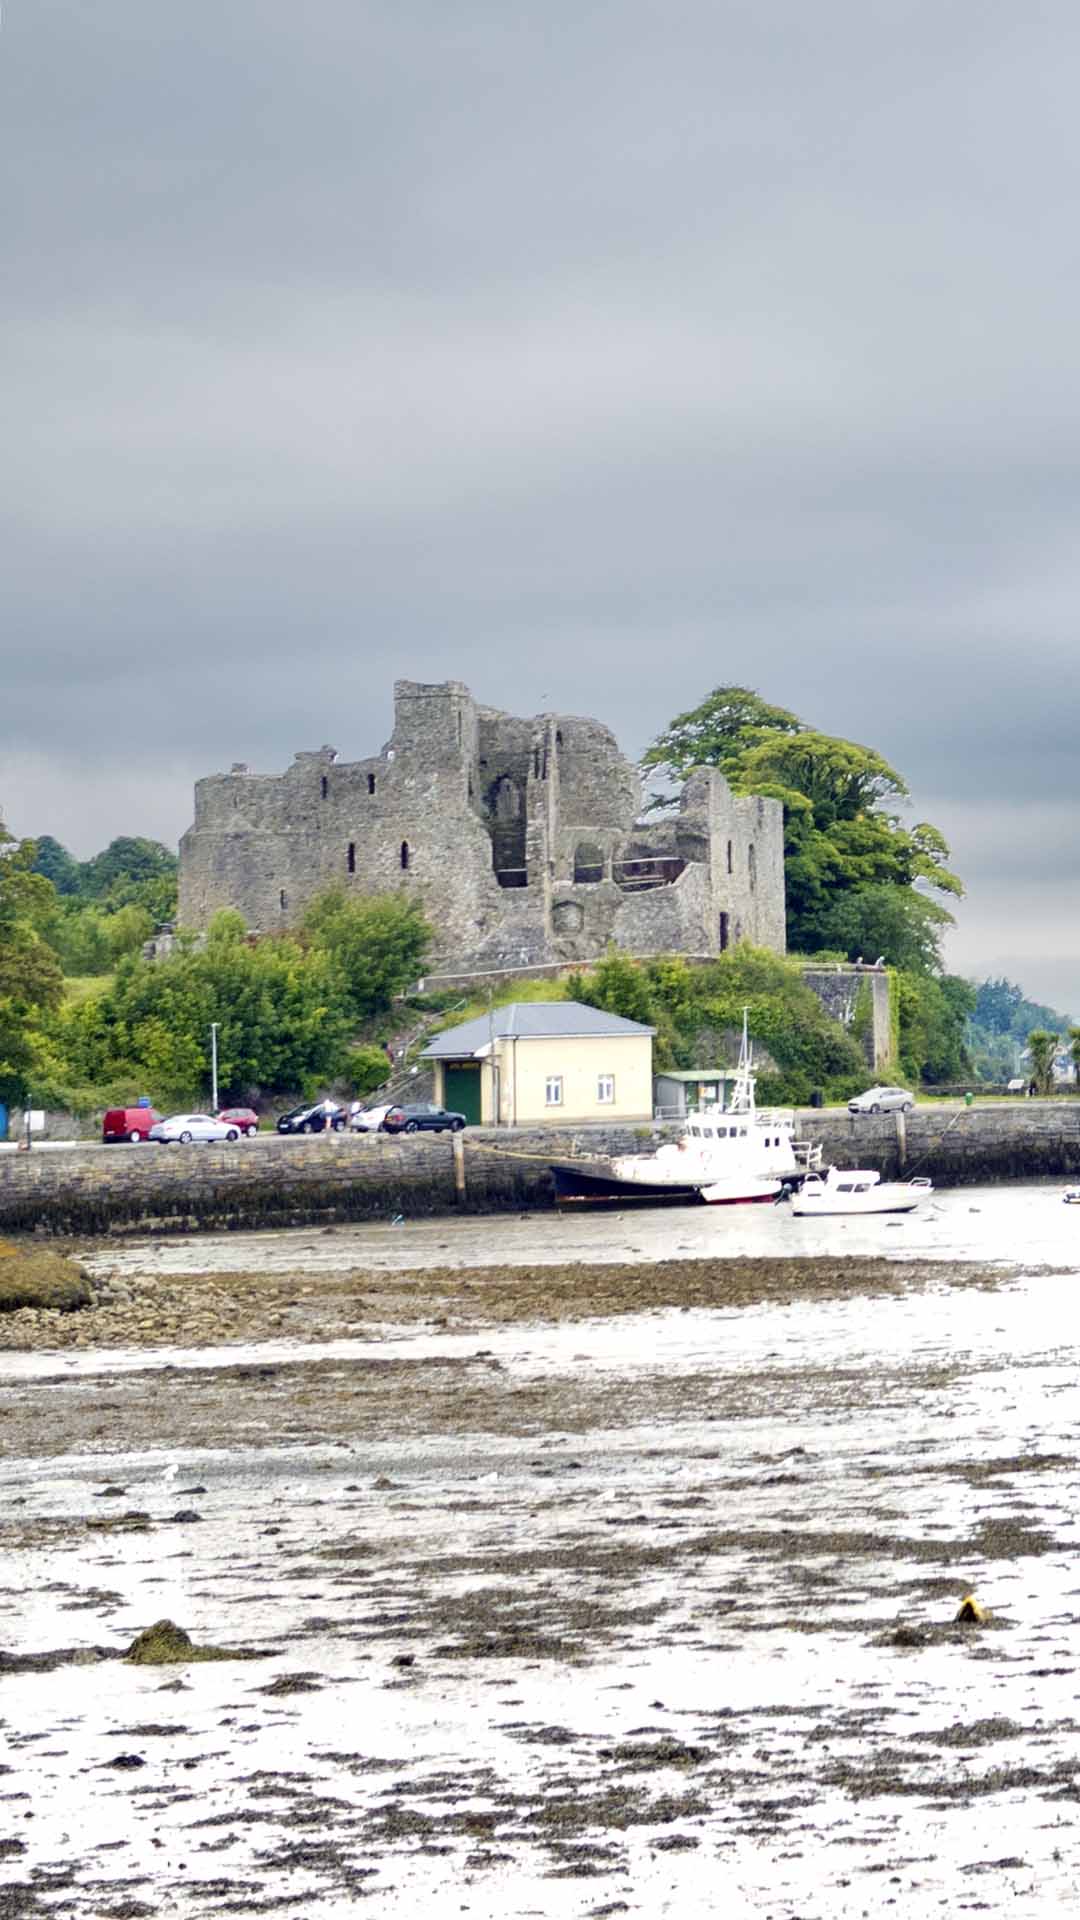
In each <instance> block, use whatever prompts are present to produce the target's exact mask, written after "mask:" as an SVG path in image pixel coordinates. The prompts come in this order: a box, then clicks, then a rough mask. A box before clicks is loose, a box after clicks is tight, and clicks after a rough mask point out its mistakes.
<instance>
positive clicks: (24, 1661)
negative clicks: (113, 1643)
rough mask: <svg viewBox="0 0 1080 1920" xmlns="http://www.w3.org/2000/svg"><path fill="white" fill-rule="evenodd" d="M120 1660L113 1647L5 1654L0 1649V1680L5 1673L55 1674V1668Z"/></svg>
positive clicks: (72, 1648) (86, 1665)
mask: <svg viewBox="0 0 1080 1920" xmlns="http://www.w3.org/2000/svg"><path fill="white" fill-rule="evenodd" d="M120 1658H121V1656H120V1654H119V1653H118V1652H117V1651H116V1649H115V1647H52V1648H50V1649H49V1650H48V1651H47V1652H45V1653H5V1652H4V1650H3V1648H0V1679H2V1678H3V1676H4V1674H6V1673H11V1674H15V1673H55V1671H56V1669H57V1667H90V1666H94V1665H95V1664H96V1663H97V1662H98V1661H99V1660H119V1659H120Z"/></svg>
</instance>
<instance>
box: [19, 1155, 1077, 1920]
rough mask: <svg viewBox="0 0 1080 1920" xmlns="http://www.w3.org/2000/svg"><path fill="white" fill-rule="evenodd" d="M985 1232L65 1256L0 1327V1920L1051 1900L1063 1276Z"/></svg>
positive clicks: (765, 1232)
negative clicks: (961, 1609)
mask: <svg viewBox="0 0 1080 1920" xmlns="http://www.w3.org/2000/svg"><path fill="white" fill-rule="evenodd" d="M976 1204H977V1205H978V1206H979V1208H980V1211H979V1213H978V1214H971V1213H970V1211H969V1206H970V1196H967V1195H966V1196H965V1197H964V1209H965V1212H964V1213H961V1212H960V1210H959V1209H957V1210H956V1211H955V1212H954V1213H953V1214H952V1215H950V1214H949V1211H948V1209H945V1210H944V1218H941V1217H939V1218H937V1219H931V1220H928V1221H926V1222H923V1223H920V1225H919V1226H918V1227H917V1229H916V1231H915V1232H914V1233H912V1234H910V1235H909V1236H907V1237H906V1239H905V1240H904V1244H903V1246H902V1247H901V1246H899V1245H898V1241H899V1239H900V1236H899V1235H896V1234H894V1233H890V1231H889V1229H888V1228H887V1227H886V1226H885V1225H884V1224H883V1223H880V1222H879V1223H866V1222H861V1223H859V1225H858V1234H857V1235H853V1236H852V1242H851V1243H852V1245H853V1246H854V1247H857V1248H858V1249H859V1251H858V1252H857V1253H855V1254H853V1256H852V1257H851V1258H850V1259H847V1260H845V1259H842V1258H838V1257H836V1255H835V1254H822V1255H821V1256H820V1257H819V1258H816V1259H809V1260H808V1259H800V1258H798V1257H795V1256H794V1254H793V1251H792V1246H791V1239H790V1236H789V1237H788V1239H787V1241H786V1242H785V1240H784V1237H783V1236H784V1233H785V1226H784V1223H783V1222H782V1221H779V1220H777V1219H775V1218H774V1219H771V1220H769V1221H763V1222H760V1223H759V1222H749V1221H742V1222H738V1221H736V1222H734V1223H733V1224H732V1227H731V1229H730V1230H729V1229H728V1227H727V1226H726V1225H718V1224H715V1223H710V1216H708V1215H706V1217H705V1219H704V1220H702V1218H701V1214H700V1212H699V1211H697V1210H695V1211H691V1210H687V1212H686V1213H685V1214H683V1213H682V1212H680V1213H679V1215H678V1216H677V1217H675V1218H673V1217H672V1216H670V1215H668V1216H666V1218H665V1224H664V1225H663V1226H660V1225H659V1224H655V1225H654V1224H653V1222H655V1221H656V1218H657V1217H656V1216H652V1219H651V1220H650V1221H649V1222H648V1223H646V1222H645V1221H644V1220H643V1219H642V1218H641V1217H637V1218H634V1219H633V1220H631V1221H623V1222H622V1223H616V1224H615V1225H614V1226H612V1225H611V1224H609V1225H607V1226H606V1227H605V1228H604V1230H603V1231H602V1232H601V1231H600V1230H599V1228H598V1227H595V1226H594V1224H593V1223H587V1224H586V1223H581V1222H577V1221H574V1222H572V1223H571V1222H566V1223H561V1222H555V1223H551V1222H548V1221H545V1222H543V1223H541V1224H540V1225H539V1227H537V1223H535V1222H534V1223H532V1225H531V1226H529V1225H527V1224H526V1223H522V1224H521V1227H520V1234H519V1236H518V1238H517V1239H515V1237H514V1235H513V1234H512V1233H511V1234H510V1235H509V1236H507V1238H505V1239H504V1240H503V1241H502V1242H501V1243H499V1244H498V1245H495V1244H493V1243H492V1242H491V1239H490V1235H491V1225H490V1223H483V1222H476V1221H473V1222H469V1223H466V1222H460V1221H455V1222H450V1223H438V1222H429V1223H426V1224H425V1226H424V1228H423V1235H422V1236H420V1235H418V1234H410V1233H409V1231H408V1229H407V1228H406V1229H403V1230H402V1231H399V1232H398V1233H397V1234H394V1233H393V1232H392V1231H391V1230H390V1229H381V1230H380V1229H369V1230H364V1229H357V1230H349V1232H348V1233H347V1234H344V1235H343V1237H340V1238H338V1240H337V1241H336V1242H335V1240H334V1238H333V1237H329V1238H328V1237H327V1236H324V1235H319V1234H312V1233H310V1232H308V1233H302V1232H301V1233H299V1234H296V1235H288V1234H278V1235H259V1236H227V1235H226V1236H220V1237H205V1238H203V1239H202V1240H199V1239H196V1240H194V1241H190V1242H185V1243H184V1245H183V1247H180V1246H177V1247H169V1246H168V1245H164V1246H163V1245H162V1244H161V1243H156V1244H155V1245H153V1246H147V1247H145V1248H142V1249H140V1248H133V1247H131V1246H129V1245H126V1244H125V1245H124V1247H123V1248H122V1249H119V1248H114V1247H111V1246H105V1247H100V1248H96V1249H84V1254H85V1256H86V1258H87V1260H88V1264H89V1266H90V1269H91V1271H92V1272H93V1274H94V1276H95V1285H96V1287H97V1289H98V1291H99V1304H98V1305H97V1306H96V1307H95V1308H93V1309H91V1310H90V1312H89V1313H88V1314H78V1315H70V1316H64V1317H63V1319H62V1320H57V1321H56V1322H53V1323H44V1324H39V1323H31V1322H29V1321H27V1320H25V1319H22V1320H21V1325H20V1326H19V1327H16V1326H15V1325H14V1323H15V1322H16V1321H20V1316H18V1315H10V1316H5V1320H6V1321H7V1322H8V1324H6V1325H4V1326H2V1327H0V1337H2V1338H3V1339H4V1340H5V1341H6V1342H7V1344H8V1349H9V1350H8V1351H7V1352H5V1353H3V1354H0V1437H2V1439H3V1457H2V1461H0V1541H2V1545H3V1556H2V1561H0V1565H2V1568H3V1572H2V1573H0V1734H2V1736H3V1741H4V1748H3V1753H2V1760H0V1800H2V1811H3V1818H2V1819H0V1916H4V1920H13V1917H14V1916H16V1915H20V1916H21V1915H33V1914H39V1913H51V1912H62V1911H66V1912H75V1913H77V1914H79V1915H80V1916H81V1915H84V1914H86V1915H90V1914H95V1915H96V1914H108V1915H112V1916H114V1917H115V1920H121V1917H124V1920H135V1916H138V1915H143V1914H155V1915H156V1914H177V1915H184V1916H188V1915H192V1916H194V1915H203V1914H205V1915H216V1914H226V1913H245V1912H248V1913H259V1912H275V1913H276V1912H282V1913H288V1912H295V1913H297V1914H303V1913H307V1912H312V1913H315V1912H317V1913H319V1914H320V1915H338V1914H341V1915H344V1914H351V1913H354V1912H356V1911H358V1910H359V1909H360V1907H361V1905H363V1907H364V1908H365V1909H367V1908H368V1906H371V1908H372V1910H378V1909H379V1907H380V1904H381V1905H382V1906H383V1907H390V1906H394V1907H397V1908H400V1909H401V1910H402V1911H421V1912H431V1913H435V1912H443V1911H450V1912H455V1911H466V1912H468V1913H469V1914H470V1915H473V1916H477V1915H479V1916H484V1915H492V1916H494V1915H496V1914H498V1915H504V1914H511V1915H517V1914H521V1915H526V1914H543V1915H555V1916H562V1915H575V1916H576V1915H586V1914H589V1915H601V1914H616V1913H629V1914H634V1913H637V1914H643V1915H645V1914H647V1915H654V1914H671V1915H675V1914H686V1913H701V1914H704V1913H706V1912H709V1913H711V1912H714V1911H716V1910H717V1907H718V1905H719V1906H720V1907H722V1908H723V1910H724V1911H725V1912H728V1913H733V1914H735V1915H738V1914H742V1913H746V1914H755V1915H766V1914H771V1915H775V1916H776V1920H781V1917H783V1920H789V1917H790V1920H794V1916H796V1915H798V1916H801V1917H802V1920H811V1916H819V1915H820V1916H822V1920H824V1917H825V1916H826V1915H828V1916H832V1915H844V1916H847V1915H852V1916H854V1915H863V1914H866V1913H877V1912H879V1911H882V1910H883V1909H884V1908H885V1907H886V1906H889V1905H895V1906H896V1907H897V1908H898V1909H900V1910H903V1911H904V1912H905V1913H912V1912H914V1913H916V1914H919V1915H921V1914H924V1913H925V1914H930V1913H931V1912H933V1913H934V1914H936V1915H940V1912H941V1909H942V1906H943V1904H945V1903H946V1902H947V1903H948V1904H949V1905H950V1906H953V1905H959V1906H961V1907H963V1908H965V1909H970V1910H972V1911H981V1912H991V1913H995V1912H999V1911H1003V1910H1004V1909H1005V1908H1006V1907H1007V1908H1008V1910H1009V1912H1010V1914H1013V1915H1025V1914H1035V1913H1050V1912H1051V1911H1057V1910H1058V1909H1059V1908H1064V1907H1066V1906H1067V1905H1068V1904H1069V1903H1070V1901H1072V1902H1075V1899H1076V1895H1077V1890H1078V1882H1080V1840H1078V1830H1077V1825H1076V1818H1077V1803H1078V1801H1080V1740H1078V1738H1077V1719H1078V1717H1080V1655H1078V1639H1077V1633H1078V1627H1080V1575H1078V1573H1077V1545H1078V1534H1077V1525H1076V1521H1075V1519H1074V1513H1075V1511H1076V1504H1077V1493H1078V1489H1080V1464H1078V1463H1080V1389H1078V1386H1077V1376H1076V1326H1077V1307H1076V1275H1075V1263H1074V1264H1071V1265H1070V1264H1066V1263H1065V1261H1064V1259H1063V1258H1062V1256H1063V1255H1064V1254H1066V1253H1068V1252H1070V1251H1071V1247H1070V1242H1069V1240H1068V1239H1067V1238H1066V1237H1065V1235H1066V1231H1067V1230H1066V1229H1065V1228H1064V1227H1063V1226H1062V1225H1061V1220H1060V1215H1059V1214H1058V1213H1056V1212H1055V1213H1051V1212H1050V1211H1049V1209H1050V1207H1051V1206H1052V1205H1053V1198H1052V1196H1051V1195H1049V1194H1048V1193H1047V1192H1046V1190H1025V1191H1024V1192H1023V1193H1020V1194H1016V1195H1014V1196H1012V1197H1011V1199H1010V1198H1008V1197H1004V1198H1002V1197H1000V1196H999V1197H996V1198H991V1197H989V1196H985V1197H984V1198H983V1200H981V1201H979V1202H978V1203H976ZM984 1213H989V1214H990V1216H991V1218H990V1220H989V1222H987V1221H986V1220H985V1219H984V1217H983V1216H984ZM1061 1213H1062V1214H1064V1215H1066V1216H1067V1215H1068V1213H1069V1210H1068V1209H1061ZM791 1224H792V1223H790V1222H788V1223H787V1226H788V1227H790V1225H791ZM821 1224H822V1223H813V1225H814V1227H815V1228H819V1227H820V1225H821ZM984 1227H985V1229H986V1231H985V1236H984ZM871 1228H872V1231H873V1233H876V1234H877V1236H878V1238H877V1241H876V1243H875V1241H874V1239H873V1237H872V1232H871ZM560 1234H561V1235H562V1236H563V1237H562V1238H561V1239H560V1237H559V1236H560ZM485 1235H486V1236H488V1238H486V1239H485V1238H484V1236H485ZM529 1235H531V1236H532V1239H531V1244H529V1243H528V1242H527V1236H529ZM868 1235H869V1236H870V1237H869V1238H867V1236H868ZM761 1236H771V1238H767V1239H764V1240H763V1239H762V1238H761ZM984 1239H985V1244H984ZM537 1240H539V1241H540V1244H539V1245H537V1244H536V1242H537ZM523 1242H525V1244H522V1243H523ZM680 1242H681V1243H683V1244H682V1248H681V1251H680ZM253 1243H254V1244H253ZM803 1244H805V1243H803ZM991 1244H992V1245H993V1247H994V1248H995V1249H996V1257H993V1258H991V1257H989V1254H990V1246H991ZM661 1251H663V1252H665V1253H666V1254H667V1255H668V1257H667V1259H666V1260H665V1261H664V1262H663V1263H661V1262H658V1261H657V1259H656V1258H655V1255H656V1254H657V1253H658V1252H661ZM500 1252H502V1253H503V1254H504V1256H505V1255H507V1254H510V1255H512V1256H513V1258H506V1257H504V1258H502V1259H499V1258H498V1257H497V1255H498V1254H499V1253H500ZM440 1254H441V1260H439V1261H438V1262H437V1263H436V1261H435V1256H437V1255H440ZM1033 1254H1037V1255H1039V1256H1040V1258H1039V1259H1038V1260H1037V1261H1036V1260H1034V1259H1033V1258H1032V1255H1033ZM605 1255H606V1257H605ZM613 1255H614V1256H618V1257H613ZM970 1591H974V1592H975V1593H976V1594H977V1595H978V1597H979V1599H980V1601H981V1602H982V1603H983V1605H984V1606H985V1608H986V1609H987V1611H988V1613H989V1615H990V1617H989V1619H988V1620H987V1621H986V1623H985V1624H983V1625H975V1626H969V1627H960V1626H956V1625H954V1624H953V1622H954V1617H955V1614H956V1611H957V1608H958V1605H959V1602H960V1600H961V1599H962V1597H963V1596H964V1595H965V1594H966V1593H968V1592H970ZM162 1616H169V1617H171V1618H173V1619H174V1620H177V1621H178V1622H180V1623H181V1624H182V1625H183V1626H185V1627H186V1628H188V1629H189V1630H190V1631H191V1632H192V1634H193V1635H194V1636H195V1638H196V1639H197V1640H199V1641H208V1642H213V1643H214V1644H216V1645H217V1646H219V1647H220V1646H224V1647H225V1648H226V1649H230V1650H232V1651H233V1652H235V1653H236V1654H237V1655H238V1656H240V1655H243V1656H244V1657H243V1658H239V1657H238V1658H237V1659H236V1660H234V1661H224V1662H218V1663H213V1664H205V1665H203V1664H199V1665H195V1666H190V1667H188V1666H179V1667H168V1668H152V1667H136V1666H131V1665H129V1664H127V1663H126V1662H125V1661H124V1660H123V1659H122V1658H121V1655H122V1654H123V1651H124V1649H125V1648H126V1647H127V1646H128V1645H129V1643H130V1642H131V1640H132V1639H133V1638H134V1636H135V1634H136V1633H138V1632H139V1631H140V1630H141V1629H142V1628H144V1627H146V1626H147V1625H149V1624H150V1623H151V1622H152V1621H153V1620H156V1619H158V1618H160V1617H162Z"/></svg>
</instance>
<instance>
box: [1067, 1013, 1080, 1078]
mask: <svg viewBox="0 0 1080 1920" xmlns="http://www.w3.org/2000/svg"><path fill="white" fill-rule="evenodd" d="M1069 1057H1070V1059H1071V1060H1072V1063H1073V1079H1074V1080H1075V1081H1076V1083H1077V1085H1078V1086H1080V1027H1070V1028H1069Z"/></svg>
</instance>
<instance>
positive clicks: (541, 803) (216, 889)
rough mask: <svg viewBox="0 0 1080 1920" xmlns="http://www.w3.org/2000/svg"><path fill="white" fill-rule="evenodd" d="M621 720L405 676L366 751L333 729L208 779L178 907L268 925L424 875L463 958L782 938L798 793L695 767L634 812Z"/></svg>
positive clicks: (524, 958)
mask: <svg viewBox="0 0 1080 1920" xmlns="http://www.w3.org/2000/svg"><path fill="white" fill-rule="evenodd" d="M640 808H641V783H640V778H639V775H638V771H637V768H636V767H635V766H634V765H633V763H632V762H631V761H629V760H627V759H625V758H624V757H623V755H622V754H621V753H620V752H619V748H618V746H617V744H616V741H615V739H614V737H613V735H612V734H611V733H610V732H609V731H608V729H607V728H606V727H603V726H600V725H599V723H598V722H597V721H595V720H583V719H578V718H574V717H571V716H569V715H562V714H540V715H537V716H536V717H535V718H534V719H531V720H527V719H517V718H516V717H515V716H513V715H512V714H508V713H500V712H498V711H497V710H496V709H495V708H493V707H481V706H478V705H477V703H476V702H475V701H474V700H473V698H472V695H471V694H470V693H469V690H468V688H467V687H464V686H462V685H461V683H460V682H458V681H455V680H449V681H445V682H443V683H442V684H440V685H437V686H426V685H421V684H419V683H417V682H415V681H411V680H399V681H398V682H397V683H396V685H395V688H394V731H393V734H392V735H391V738H390V740H389V741H388V742H387V744H386V746H385V747H384V748H383V749H382V752H381V753H379V754H376V755H375V756H374V757H373V758H372V759H369V760H355V761H347V762H342V761H339V759H338V757H337V754H336V753H335V752H334V750H333V749H332V748H331V747H322V748H320V750H319V751H318V752H317V753H298V754H297V756H296V758H295V760H294V761H293V764H292V766H291V767H290V768H289V769H288V771H287V772H285V773H283V774H280V775H278V774H254V773H252V772H250V770H249V769H248V768H247V767H246V766H243V765H236V766H234V767H233V769H232V772H231V773H227V774H213V775H211V776H210V777H209V778H208V779H205V780H200V781H199V782H198V784H197V785H196V788H195V821H194V824H193V825H192V826H191V827H190V828H189V829H188V831H187V833H185V835H184V837H183V839H182V840H181V842H180V903H179V916H180V923H181V925H182V926H185V927H189V928H193V929H202V928H205V926H206V925H207V922H208V921H209V920H210V919H211V917H212V916H213V914H214V913H216V912H217V911H218V909H219V908H221V907H233V908H235V909H237V910H238V911H239V912H240V913H242V914H243V916H244V918H245V920H246V921H247V923H248V926H249V927H251V928H257V929H258V930H259V931H260V932H262V933H267V932H272V931H276V930H278V929H280V928H283V927H288V926H292V925H295V924H296V923H297V922H298V921H299V920H300V919H301V917H302V915H303V913H304V910H305V908H306V907H307V906H308V905H309V903H310V902H311V901H312V900H313V899H314V898H315V897H316V895H318V894H320V893H324V892H326V891H327V890H328V889H329V888H332V887H337V888H342V889H344V890H345V891H346V892H348V891H349V890H350V889H351V890H355V891H356V892H357V893H383V892H390V891H395V890H397V889H399V888H400V889H404V890H406V891H408V892H410V893H415V894H416V895H417V896H418V897H419V898H420V899H421V900H422V901H423V904H424V909H425V912H426V913H427V916H428V918H429V919H430V920H431V922H432V924H433V926H434V927H435V931H436V955H435V958H436V964H439V965H442V966H447V967H452V968H454V969H456V970H459V971H466V970H474V969H475V970H477V971H481V970H484V969H489V968H491V969H494V968H506V967H519V966H534V965H539V964H544V963H550V962H556V961H570V960H589V959H594V958H596V957H597V956H599V955H600V954H602V953H603V952H604V950H605V948H606V947H607V946H608V945H609V944H611V943H614V944H615V945H616V946H618V947H620V948H622V949H623V951H625V952H627V953H632V954H652V953H672V952H674V953H678V952H683V953H695V954H713V953H721V952H723V951H724V949H725V948H727V947H730V946H734V945H736V944H737V943H738V942H739V941H740V940H748V941H751V942H753V944H754V945H756V946H763V947H771V948H773V949H775V950H776V951H777V952H782V951H783V949H784V856H783V810H782V808H781V806H780V804H779V802H778V801H775V800H763V799H756V798H747V799H740V798H737V797H736V796H735V795H734V794H733V793H732V792H731V790H730V788H729V787H728V784H727V782H726V780H725V779H724V778H723V776H722V775H721V774H720V773H718V772H716V771H715V770H712V769H710V770H707V771H700V772H698V773H695V774H693V775H692V776H691V777H690V779H689V780H688V781H687V783H686V786H685V787H684V789H683V793H682V796H681V800H680V802H679V805H678V810H677V812H673V813H672V814H671V815H669V816H666V817H663V818H658V819H656V820H655V821H648V820H646V821H644V822H642V821H641V820H639V818H638V815H639V812H640Z"/></svg>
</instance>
